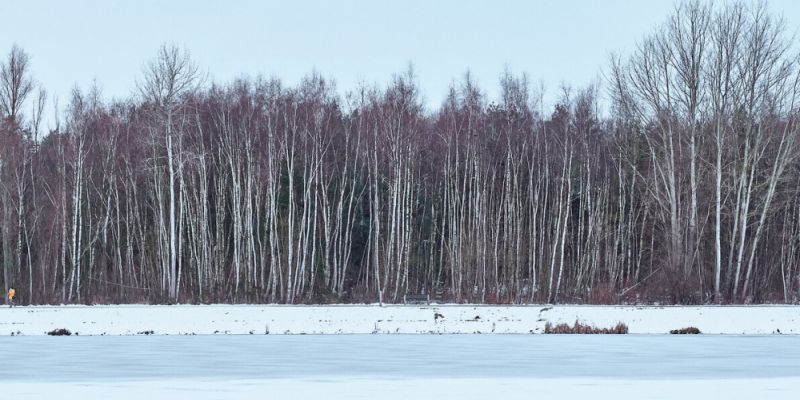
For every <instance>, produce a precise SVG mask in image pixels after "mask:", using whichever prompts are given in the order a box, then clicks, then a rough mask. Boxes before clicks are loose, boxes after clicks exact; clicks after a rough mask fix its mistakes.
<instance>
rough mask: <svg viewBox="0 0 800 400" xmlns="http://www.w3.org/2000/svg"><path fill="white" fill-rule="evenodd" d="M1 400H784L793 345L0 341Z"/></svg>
mask: <svg viewBox="0 0 800 400" xmlns="http://www.w3.org/2000/svg"><path fill="white" fill-rule="evenodd" d="M0 349H2V351H3V360H4V361H5V362H6V363H7V366H8V368H6V369H5V370H4V373H3V374H0V391H2V393H3V395H4V397H3V398H13V399H17V400H22V399H42V398H58V399H73V398H74V399H106V398H113V399H137V400H141V399H142V398H145V399H147V400H158V399H245V398H247V399H249V398H264V399H272V398H275V399H306V398H308V399H320V398H324V399H326V400H330V399H334V400H335V399H359V398H364V399H367V398H372V399H374V398H380V399H403V400H412V399H462V400H463V399H491V398H497V399H537V398H579V396H580V397H581V398H593V399H606V398H607V399H618V398H638V399H675V398H726V399H746V398H751V399H752V398H769V399H790V398H791V399H795V398H797V390H798V388H800V362H799V361H800V337H799V336H778V335H770V336H720V335H713V336H712V335H708V336H669V335H633V336H632V335H619V336H608V335H604V336H587V335H557V336H556V335H335V336H334V335H328V336H321V335H297V336H286V335H284V336H273V335H270V336H265V335H260V336H249V335H248V336H106V337H74V336H73V337H35V336H29V337H0Z"/></svg>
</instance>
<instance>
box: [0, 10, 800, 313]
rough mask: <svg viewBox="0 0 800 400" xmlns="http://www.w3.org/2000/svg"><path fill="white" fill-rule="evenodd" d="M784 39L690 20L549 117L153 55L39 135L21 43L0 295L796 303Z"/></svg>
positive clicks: (7, 108) (10, 99)
mask: <svg viewBox="0 0 800 400" xmlns="http://www.w3.org/2000/svg"><path fill="white" fill-rule="evenodd" d="M791 32H792V29H788V28H787V24H786V22H785V21H784V20H783V19H782V18H780V17H778V16H776V15H775V14H772V13H770V12H769V11H768V9H767V8H766V6H764V5H763V4H761V5H751V4H740V3H725V4H722V5H716V6H713V5H709V4H707V3H700V2H691V3H684V4H681V5H679V6H677V7H676V9H675V11H674V12H673V14H672V15H670V16H668V17H667V18H666V20H665V22H664V23H663V24H662V25H660V26H658V27H656V28H655V29H654V31H653V32H652V33H651V34H649V35H647V36H644V38H643V39H642V40H640V41H639V42H638V44H637V46H636V48H635V49H634V50H633V51H632V52H631V53H630V54H615V55H612V56H611V57H610V60H608V62H607V63H606V65H604V68H603V70H604V71H605V73H604V79H603V81H602V82H600V83H598V84H597V85H594V86H591V87H587V88H582V89H568V88H564V89H563V90H562V91H561V94H560V100H559V101H558V103H557V105H556V106H555V107H554V108H549V109H545V107H544V106H543V101H542V94H541V93H540V92H537V91H535V90H532V89H531V85H530V84H529V82H528V79H527V77H526V76H525V75H516V74H514V73H512V72H511V71H507V72H506V73H504V74H503V75H502V76H501V77H500V79H499V84H500V93H501V95H500V96H498V97H499V98H497V99H488V98H487V96H486V95H485V94H484V92H483V91H482V90H481V89H480V88H479V87H477V86H476V84H475V82H474V79H472V78H471V77H470V75H469V74H468V73H467V74H465V75H464V76H463V78H462V79H460V80H459V81H458V82H456V83H454V84H453V85H452V87H451V89H450V91H449V93H448V94H447V96H446V100H445V101H444V102H443V103H442V104H441V106H439V107H438V109H435V110H426V108H425V107H424V106H423V103H422V100H421V94H420V91H421V88H419V87H418V86H417V84H416V80H415V77H414V72H413V68H410V67H409V68H408V70H407V71H406V72H404V73H401V74H398V75H396V76H395V77H394V78H393V79H392V81H391V83H390V84H388V85H387V86H386V87H377V86H366V85H365V86H363V87H361V88H359V89H358V90H355V91H352V92H349V93H347V94H346V95H340V94H338V92H337V91H336V88H335V86H334V85H333V84H332V83H331V82H330V81H329V80H328V79H325V78H323V77H322V76H320V75H319V74H311V75H308V76H307V78H305V79H304V80H303V81H302V82H301V83H300V84H298V85H296V86H295V87H287V86H284V85H283V84H282V83H281V81H280V80H278V79H276V78H274V79H263V78H258V79H240V80H236V81H234V82H230V83H225V84H221V83H216V82H207V81H206V80H204V79H203V77H202V74H201V73H200V69H199V67H198V66H197V65H196V64H195V63H194V62H193V61H192V59H191V57H190V54H189V52H188V51H187V50H185V49H183V48H180V47H177V46H174V45H164V46H163V47H162V48H160V49H158V51H157V53H156V54H155V56H154V58H153V59H152V60H150V61H149V62H147V63H146V64H145V67H144V68H143V71H142V74H141V76H139V77H135V78H136V82H137V85H136V90H135V91H133V93H132V94H131V96H130V97H129V98H128V99H124V100H114V101H109V100H105V99H104V98H103V95H102V93H100V92H99V90H98V89H97V88H89V89H79V88H76V89H75V90H74V91H73V92H72V94H71V96H70V98H69V99H67V100H66V101H64V102H63V103H65V104H63V107H53V108H55V109H56V110H63V111H56V116H55V121H56V122H55V123H53V124H52V125H53V128H52V129H44V128H43V127H42V125H43V124H42V120H43V115H45V113H49V112H50V111H48V110H49V109H51V104H53V103H55V102H54V101H53V99H48V96H47V94H46V91H45V89H44V88H42V87H40V85H38V84H37V83H36V81H35V77H33V76H31V72H30V69H31V67H30V65H31V64H30V63H31V58H30V57H29V55H28V54H27V53H26V52H25V51H24V50H23V49H22V48H20V47H18V46H14V47H13V48H11V49H10V51H9V52H8V54H7V57H6V58H5V59H4V60H2V68H0V117H2V119H1V120H0V262H1V263H2V270H3V273H2V276H1V277H0V278H2V280H3V285H4V286H3V288H4V289H5V290H6V291H7V290H8V288H9V287H14V288H16V291H17V294H18V297H19V299H20V300H21V302H22V303H25V304H42V303H89V304H94V303H119V302H122V303H127V302H153V303H174V302H181V303H204V302H237V303H239V302H259V303H262V302H270V303H272V302H277V303H332V302H377V301H381V302H387V303H392V302H401V301H402V299H403V296H404V295H405V294H407V293H415V294H418V293H433V294H436V295H437V296H441V297H442V298H443V300H445V301H452V302H473V303H532V302H552V303H634V302H642V303H647V302H661V303H664V302H675V303H714V302H716V303H749V302H795V301H797V300H798V296H800V158H798V155H800V146H799V145H800V143H799V141H800V126H799V125H798V117H800V103H799V101H800V58H799V57H798V53H797V50H798V49H797V46H796V43H797V42H796V38H794V37H793V36H792V35H791ZM543 62H545V61H543ZM132 79H133V77H132ZM600 110H604V111H602V112H601V111H600ZM45 130H47V132H45Z"/></svg>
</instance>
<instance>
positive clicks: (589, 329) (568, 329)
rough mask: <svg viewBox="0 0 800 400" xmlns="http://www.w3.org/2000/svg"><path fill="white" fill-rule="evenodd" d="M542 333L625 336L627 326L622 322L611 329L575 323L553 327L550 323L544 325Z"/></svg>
mask: <svg viewBox="0 0 800 400" xmlns="http://www.w3.org/2000/svg"><path fill="white" fill-rule="evenodd" d="M544 333H553V334H576V333H577V334H620V335H621V334H626V333H628V325H625V324H623V323H622V322H620V323H618V324H617V325H616V326H613V327H611V328H597V327H594V326H591V325H585V324H581V323H580V322H578V321H575V325H573V326H569V325H567V324H558V325H555V326H553V324H551V323H549V322H548V323H546V324H545V325H544Z"/></svg>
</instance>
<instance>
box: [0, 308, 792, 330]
mask: <svg viewBox="0 0 800 400" xmlns="http://www.w3.org/2000/svg"><path fill="white" fill-rule="evenodd" d="M576 320H578V321H580V322H581V323H584V324H590V325H594V326H598V327H605V326H612V325H615V324H616V323H618V322H623V323H625V324H627V325H628V327H629V329H630V330H629V332H630V333H634V334H636V333H638V334H664V333H669V331H670V330H672V329H679V328H684V327H688V326H694V327H697V328H699V329H700V330H701V331H702V332H703V333H706V334H800V307H798V306H780V305H775V306H688V307H680V306H663V307H660V306H566V305H565V306H561V305H557V306H552V305H527V306H481V305H428V306H402V305H390V306H382V307H381V306H378V305H333V306H285V305H173V306H162V305H153V306H148V305H121V306H31V307H14V308H0V335H44V334H46V333H47V332H49V331H52V330H54V329H61V328H65V329H68V330H69V331H70V332H72V333H73V334H80V335H136V334H150V333H152V334H156V335H186V334H188V335H191V334H198V335H210V334H254V335H263V334H364V333H400V334H416V333H434V334H439V333H448V334H449V333H453V334H455V333H507V334H529V333H541V332H542V331H543V330H544V326H545V324H546V323H547V322H550V323H553V324H558V323H567V324H572V323H574V322H575V321H576Z"/></svg>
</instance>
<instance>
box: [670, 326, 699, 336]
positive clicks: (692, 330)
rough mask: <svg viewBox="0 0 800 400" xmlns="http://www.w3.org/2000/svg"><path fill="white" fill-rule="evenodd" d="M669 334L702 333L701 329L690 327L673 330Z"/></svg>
mask: <svg viewBox="0 0 800 400" xmlns="http://www.w3.org/2000/svg"><path fill="white" fill-rule="evenodd" d="M669 333H671V334H673V335H697V334H699V333H700V329H697V328H695V327H693V326H690V327H688V328H681V329H673V330H671V331H669Z"/></svg>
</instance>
